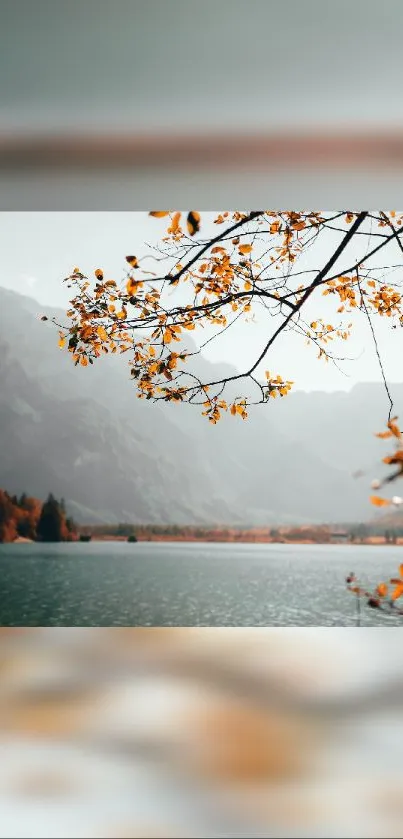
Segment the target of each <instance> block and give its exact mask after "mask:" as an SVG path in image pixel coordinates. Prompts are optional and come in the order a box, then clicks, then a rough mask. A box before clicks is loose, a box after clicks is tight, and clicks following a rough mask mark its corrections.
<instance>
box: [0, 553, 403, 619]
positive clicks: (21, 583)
mask: <svg viewBox="0 0 403 839" xmlns="http://www.w3.org/2000/svg"><path fill="white" fill-rule="evenodd" d="M402 557H403V550H402V549H401V548H399V547H397V548H396V547H394V546H367V545H362V546H360V545H281V544H279V545H273V544H272V545H270V544H264V545H259V544H232V543H231V544H229V543H227V544H214V543H209V544H206V543H204V544H201V543H158V542H137V543H135V544H128V543H127V542H90V543H88V544H83V543H74V544H69V543H64V544H55V545H53V544H52V545H44V544H32V545H31V544H20V545H18V544H17V545H0V575H1V587H0V624H1V625H2V626H354V625H355V599H354V597H353V595H351V594H349V593H348V592H347V591H346V589H345V582H344V581H345V577H346V575H347V574H348V572H350V571H354V572H355V573H356V574H357V575H358V576H359V578H360V579H361V581H362V582H363V583H364V584H365V585H369V586H371V587H372V586H374V585H375V584H376V583H377V582H380V581H381V580H384V579H387V578H389V577H391V576H394V575H395V574H396V573H397V568H398V565H399V564H400V562H401V561H402ZM362 625H363V626H381V625H387V626H393V625H399V619H398V617H389V616H387V615H380V614H379V613H378V612H377V611H376V610H371V609H367V608H363V613H362Z"/></svg>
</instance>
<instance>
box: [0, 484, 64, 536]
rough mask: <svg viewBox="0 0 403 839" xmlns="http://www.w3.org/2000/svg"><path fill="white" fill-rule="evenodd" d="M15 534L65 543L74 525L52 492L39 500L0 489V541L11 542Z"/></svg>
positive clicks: (61, 503)
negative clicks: (11, 494) (17, 495)
mask: <svg viewBox="0 0 403 839" xmlns="http://www.w3.org/2000/svg"><path fill="white" fill-rule="evenodd" d="M18 536H21V537H23V538H25V539H30V540H32V541H54V542H66V541H71V540H72V539H73V538H74V537H75V525H74V522H72V520H71V519H69V518H68V517H67V516H66V512H65V509H64V504H63V502H59V501H57V500H56V499H55V498H54V497H53V496H52V495H50V496H49V498H48V499H47V500H46V501H45V502H43V501H39V500H38V499H37V498H31V497H29V496H27V495H25V494H24V495H22V496H21V498H20V499H18V498H17V497H16V496H15V495H13V496H10V495H9V493H8V492H6V491H5V490H2V489H0V542H13V541H14V540H15V539H16V538H17V537H18Z"/></svg>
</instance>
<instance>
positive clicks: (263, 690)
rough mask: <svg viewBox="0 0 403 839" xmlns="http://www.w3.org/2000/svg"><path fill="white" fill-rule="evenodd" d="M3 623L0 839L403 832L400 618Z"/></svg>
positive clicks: (327, 835) (299, 835) (0, 723)
mask: <svg viewBox="0 0 403 839" xmlns="http://www.w3.org/2000/svg"><path fill="white" fill-rule="evenodd" d="M0 633H1V635H0V638H1V648H0V666H1V671H2V681H1V686H0V706H1V716H0V726H1V747H0V748H1V754H2V760H1V769H0V811H1V814H2V818H1V825H0V836H4V837H6V836H7V837H38V839H39V837H77V839H84V837H94V838H95V837H96V838H97V839H98V837H99V839H101V837H115V839H119V837H137V836H138V837H146V836H147V837H182V836H183V837H184V836H191V837H193V836H208V837H210V836H211V837H213V836H217V837H218V836H228V837H229V836H234V835H237V836H245V837H246V836H267V837H270V836H273V837H274V836H284V837H286V836H288V837H304V836H317V837H333V836H334V837H336V836H343V837H375V836H379V837H381V836H382V837H392V836H396V837H401V836H402V835H403V771H402V764H401V743H402V734H403V715H402V702H401V693H402V689H401V685H400V684H399V683H397V681H396V676H395V675H394V674H395V672H398V671H399V669H400V668H399V665H398V660H399V655H401V653H400V650H401V643H400V635H401V633H400V630H399V629H397V630H394V629H392V628H391V629H390V630H389V632H385V631H383V630H377V629H369V630H366V629H362V630H354V629H352V630H349V629H343V630H339V629H298V630H297V629H293V628H290V629H254V628H252V629H215V628H214V629H210V628H201V629H188V628H184V629H182V628H178V629H175V628H169V629H159V628H150V629H101V628H95V629H92V628H88V629H80V628H57V629H50V630H47V629H40V628H38V629H2V630H0Z"/></svg>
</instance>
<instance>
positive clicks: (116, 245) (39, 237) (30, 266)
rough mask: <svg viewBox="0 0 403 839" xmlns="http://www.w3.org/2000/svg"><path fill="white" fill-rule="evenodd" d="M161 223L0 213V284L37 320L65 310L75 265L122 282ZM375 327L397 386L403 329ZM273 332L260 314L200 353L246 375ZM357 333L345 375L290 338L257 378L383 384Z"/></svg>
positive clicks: (365, 335)
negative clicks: (27, 301) (45, 312)
mask: <svg viewBox="0 0 403 839" xmlns="http://www.w3.org/2000/svg"><path fill="white" fill-rule="evenodd" d="M208 221H209V219H208V216H207V214H203V223H204V225H205V226H204V229H205V230H206V225H208ZM164 222H165V220H155V219H151V218H149V217H148V215H147V214H146V213H127V212H125V213H123V212H122V213H119V212H105V213H102V212H98V213H95V212H93V213H90V212H89V213H73V212H71V213H63V212H59V213H2V214H0V228H1V248H0V285H3V286H5V287H7V288H10V289H13V290H14V291H18V292H20V293H23V294H27V295H29V296H31V297H34V298H35V299H36V300H38V314H39V312H40V308H41V307H40V304H42V305H43V304H49V305H57V306H62V307H66V305H67V302H68V299H69V292H68V290H67V288H66V286H65V285H63V283H62V279H63V277H65V276H66V275H68V274H69V273H70V272H71V270H72V269H73V267H74V266H76V265H77V266H79V267H80V269H81V270H82V271H83V272H84V273H86V274H88V275H91V274H92V273H93V271H94V270H95V268H97V267H102V268H103V270H104V272H105V275H106V276H107V277H109V278H114V279H116V280H119V281H120V280H121V279H122V278H123V277H124V272H125V270H126V263H125V259H124V257H125V255H127V254H133V253H134V254H136V255H137V256H141V255H143V254H144V253H145V250H146V247H145V243H146V242H149V243H157V241H158V238H159V236H160V234H161V233H162V232H163V230H164ZM216 230H217V228H215V231H216ZM324 256H325V253H324ZM316 258H317V257H316ZM145 265H146V263H144V266H145ZM149 265H150V268H152V267H154V266H152V265H151V264H149ZM310 312H312V317H318V316H321V315H323V314H326V298H323V297H321V296H319V297H317V298H316V300H313V302H312V304H311V310H310ZM376 328H377V335H378V338H379V343H380V346H381V350H382V356H383V360H384V366H385V369H386V372H387V377H388V379H389V380H390V381H391V382H393V381H396V382H399V381H402V361H401V359H402V350H403V330H400V329H396V330H392V329H391V328H390V321H388V320H387V319H384V320H383V321H380V319H379V318H378V319H377V321H376ZM272 329H273V320H272V319H270V318H269V320H267V317H265V316H264V315H263V313H258V315H257V323H255V324H242V325H240V326H239V327H237V329H236V330H235V329H229V330H228V331H227V332H226V333H225V335H223V336H222V337H220V339H219V340H218V341H216V342H212V343H211V344H209V346H208V347H206V349H205V350H204V354H205V355H206V357H208V358H209V359H211V360H212V361H227V362H230V363H232V364H233V365H235V366H236V367H237V368H238V369H239V370H242V369H245V365H247V364H249V363H251V362H253V360H254V359H255V358H256V356H257V355H258V354H259V351H260V349H261V348H262V346H263V345H264V343H265V341H266V340H267V337H268V336H269V335H270V331H271V330H272ZM195 334H196V333H193V335H195ZM203 334H204V333H203ZM354 334H355V337H354V340H351V341H350V342H348V343H344V344H343V345H342V349H343V351H344V353H345V354H347V355H348V356H349V357H351V358H352V359H353V360H352V361H345V362H343V363H342V365H341V366H342V370H343V371H344V373H343V372H340V371H338V370H337V369H336V368H335V367H334V366H333V365H330V364H325V363H324V362H322V361H318V360H317V359H316V355H317V351H316V350H315V349H311V348H308V347H305V346H304V342H303V340H302V339H301V338H297V337H296V336H294V335H292V334H290V333H289V334H287V335H283V336H282V337H281V339H280V340H279V342H278V343H277V344H276V345H275V347H274V348H273V350H272V354H271V356H270V359H268V358H267V359H266V361H265V362H264V364H263V366H262V370H261V371H262V372H264V370H265V369H270V370H271V371H275V372H278V373H280V374H281V375H282V376H284V377H285V378H288V379H292V380H294V381H295V387H297V388H298V389H303V390H317V389H326V390H339V389H343V390H348V389H350V388H351V387H352V386H353V385H354V384H355V383H356V382H360V381H380V379H381V377H380V371H379V367H378V363H377V359H376V356H375V352H374V347H373V343H372V341H371V336H370V333H369V329H368V323H367V321H366V320H365V318H364V317H363V316H360V315H358V317H357V318H356V320H355V332H354Z"/></svg>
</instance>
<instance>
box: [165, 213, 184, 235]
mask: <svg viewBox="0 0 403 839" xmlns="http://www.w3.org/2000/svg"><path fill="white" fill-rule="evenodd" d="M181 215H182V213H180V212H179V211H178V212H176V213H175V214H174V216H173V219H172V222H171V225H170V227H169V229H168V233H177V232H178V230H179V222H180V220H181Z"/></svg>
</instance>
